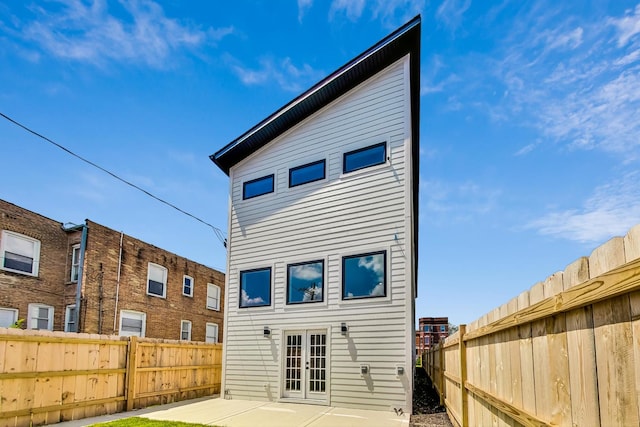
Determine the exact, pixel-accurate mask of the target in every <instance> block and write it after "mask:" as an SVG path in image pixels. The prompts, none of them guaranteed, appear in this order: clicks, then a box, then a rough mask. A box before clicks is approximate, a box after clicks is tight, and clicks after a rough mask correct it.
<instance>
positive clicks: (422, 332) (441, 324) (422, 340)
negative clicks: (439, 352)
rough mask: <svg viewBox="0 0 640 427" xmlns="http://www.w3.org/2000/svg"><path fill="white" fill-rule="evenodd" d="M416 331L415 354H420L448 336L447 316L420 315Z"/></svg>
mask: <svg viewBox="0 0 640 427" xmlns="http://www.w3.org/2000/svg"><path fill="white" fill-rule="evenodd" d="M418 325H419V329H418V330H417V331H416V355H417V356H420V355H421V354H422V353H424V352H425V351H427V350H429V349H430V348H431V347H433V346H434V345H436V344H438V343H439V342H440V341H441V340H443V339H445V338H446V337H448V336H449V318H448V317H421V318H420V320H419V321H418Z"/></svg>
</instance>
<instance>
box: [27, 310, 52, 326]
mask: <svg viewBox="0 0 640 427" xmlns="http://www.w3.org/2000/svg"><path fill="white" fill-rule="evenodd" d="M27 329H48V330H50V331H53V307H52V306H50V305H46V304H29V317H28V318H27Z"/></svg>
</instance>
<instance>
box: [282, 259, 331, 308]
mask: <svg viewBox="0 0 640 427" xmlns="http://www.w3.org/2000/svg"><path fill="white" fill-rule="evenodd" d="M287 283H288V287H287V304H298V303H305V302H321V301H322V300H323V297H324V292H323V288H324V261H310V262H301V263H297V264H289V265H288V266H287Z"/></svg>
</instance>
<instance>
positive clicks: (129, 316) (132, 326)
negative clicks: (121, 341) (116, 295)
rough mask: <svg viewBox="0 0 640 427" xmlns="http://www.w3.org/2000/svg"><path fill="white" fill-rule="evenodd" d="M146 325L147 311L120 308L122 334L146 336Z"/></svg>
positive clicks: (126, 335) (120, 333) (124, 335)
mask: <svg viewBox="0 0 640 427" xmlns="http://www.w3.org/2000/svg"><path fill="white" fill-rule="evenodd" d="M146 326H147V315H146V313H142V312H140V311H132V310H120V332H119V335H120V336H123V337H130V336H136V337H144V334H145V329H146Z"/></svg>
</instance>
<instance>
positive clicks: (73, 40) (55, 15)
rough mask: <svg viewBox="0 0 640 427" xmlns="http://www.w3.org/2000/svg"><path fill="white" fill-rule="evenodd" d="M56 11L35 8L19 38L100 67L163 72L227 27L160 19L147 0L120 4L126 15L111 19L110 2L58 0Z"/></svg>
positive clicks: (155, 6)
mask: <svg viewBox="0 0 640 427" xmlns="http://www.w3.org/2000/svg"><path fill="white" fill-rule="evenodd" d="M56 3H58V4H60V5H61V7H59V8H58V9H57V11H53V10H49V9H44V8H43V7H37V8H34V11H35V13H36V15H37V20H34V21H33V22H29V23H27V24H25V25H24V32H23V34H22V36H23V37H24V38H25V39H27V40H31V41H33V42H35V43H36V44H38V45H39V46H40V47H41V48H42V49H43V50H45V51H47V52H49V53H50V54H52V55H54V56H56V57H59V58H64V59H70V60H76V61H82V62H88V63H91V64H94V65H99V66H103V65H105V64H106V63H108V62H110V61H124V62H131V63H142V64H145V65H148V66H151V67H156V68H162V67H165V66H167V65H168V59H169V58H170V56H171V55H172V54H174V53H176V52H178V51H180V50H182V49H194V48H197V47H200V46H202V45H204V44H206V43H215V42H216V41H219V40H220V39H222V38H223V37H225V36H227V35H229V34H231V33H232V32H233V28H232V27H227V28H219V29H213V28H208V29H205V30H203V29H200V28H196V27H193V26H189V25H185V24H182V23H180V22H179V21H177V20H175V19H171V18H168V17H167V16H165V14H164V11H163V9H162V7H161V6H159V5H158V4H157V3H154V2H153V1H151V0H137V1H131V2H123V3H122V7H123V9H124V10H125V12H126V14H125V16H123V17H116V16H115V15H114V14H112V13H111V11H110V10H109V2H108V1H106V0H96V1H94V2H92V3H90V4H86V3H85V2H83V1H80V0H59V1H57V2H56Z"/></svg>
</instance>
